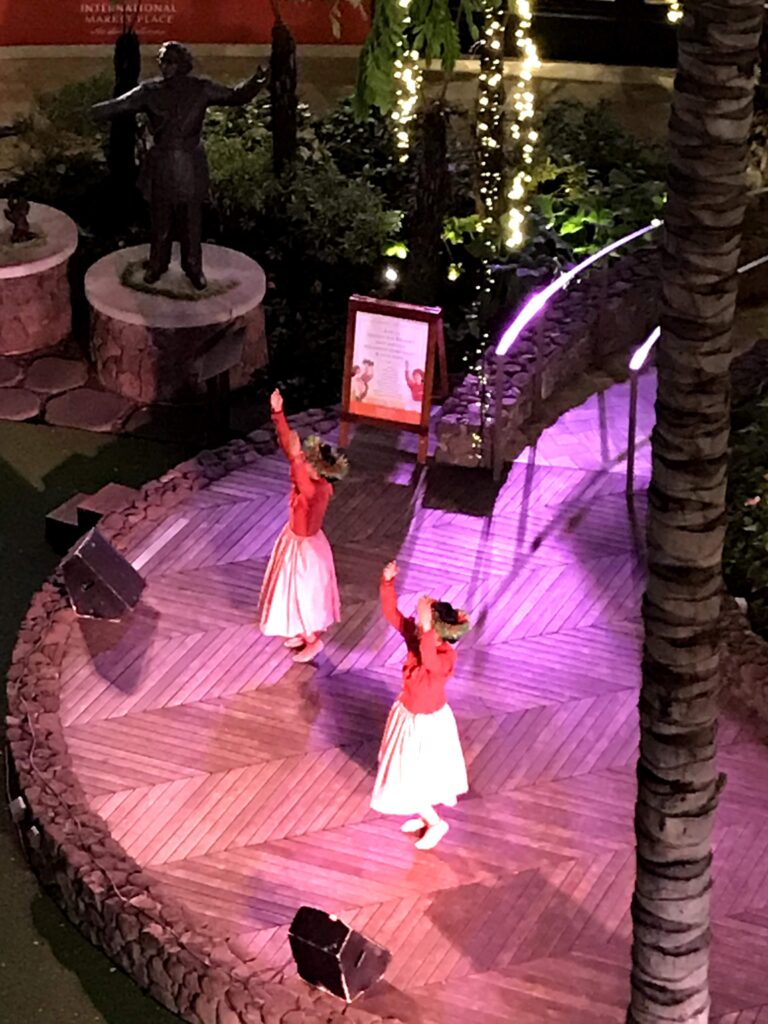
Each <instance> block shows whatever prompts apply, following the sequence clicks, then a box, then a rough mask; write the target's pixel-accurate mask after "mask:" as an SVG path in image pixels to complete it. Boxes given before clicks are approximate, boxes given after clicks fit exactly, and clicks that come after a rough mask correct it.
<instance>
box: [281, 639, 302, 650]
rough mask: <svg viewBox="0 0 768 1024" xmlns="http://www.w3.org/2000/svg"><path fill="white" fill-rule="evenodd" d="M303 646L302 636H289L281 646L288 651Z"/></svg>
mask: <svg viewBox="0 0 768 1024" xmlns="http://www.w3.org/2000/svg"><path fill="white" fill-rule="evenodd" d="M303 646H304V637H303V636H289V637H288V639H287V640H286V641H285V643H284V644H283V647H287V648H288V650H289V651H298V650H300V649H301V648H302V647H303Z"/></svg>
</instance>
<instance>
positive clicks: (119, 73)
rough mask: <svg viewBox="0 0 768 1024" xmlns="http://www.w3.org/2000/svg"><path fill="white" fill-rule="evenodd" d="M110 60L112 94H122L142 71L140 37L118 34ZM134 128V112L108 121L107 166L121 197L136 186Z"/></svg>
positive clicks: (131, 32)
mask: <svg viewBox="0 0 768 1024" xmlns="http://www.w3.org/2000/svg"><path fill="white" fill-rule="evenodd" d="M113 64H114V69H115V86H114V89H113V91H112V95H113V96H122V95H123V93H125V92H128V91H129V90H130V89H133V88H135V87H136V86H137V85H138V84H139V76H140V74H141V49H140V46H139V37H138V36H137V35H136V33H135V32H134V31H133V30H128V31H126V32H123V33H122V34H121V35H119V36H118V38H117V41H116V42H115V49H114V53H113ZM136 132H137V127H136V115H135V114H121V115H120V116H119V117H114V118H112V121H111V122H110V128H109V144H108V147H107V166H108V167H109V174H110V178H111V181H112V185H113V187H114V190H115V192H116V193H118V194H119V195H121V197H122V198H123V199H125V197H126V194H132V193H133V192H134V191H135V189H136V178H137V166H136Z"/></svg>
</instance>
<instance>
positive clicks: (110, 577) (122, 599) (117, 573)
mask: <svg viewBox="0 0 768 1024" xmlns="http://www.w3.org/2000/svg"><path fill="white" fill-rule="evenodd" d="M61 569H62V573H63V575H64V584H65V586H66V588H67V593H68V594H69V599H70V601H71V602H72V607H73V608H74V609H75V611H76V612H77V614H78V615H82V616H84V617H86V618H91V619H111V620H112V621H117V620H119V619H120V618H122V616H123V615H125V613H126V612H128V611H130V610H131V609H132V608H134V607H135V605H136V603H137V602H138V600H139V598H140V597H141V592H142V590H143V589H144V585H145V584H144V580H143V579H142V578H141V576H140V575H139V574H138V573H137V572H136V570H135V569H134V568H133V566H132V565H131V563H130V562H129V561H127V559H125V558H123V556H122V555H121V554H120V553H119V552H118V551H115V549H114V548H113V547H112V545H111V544H110V543H109V541H108V540H106V538H105V537H104V536H103V535H102V534H100V533H99V531H98V530H97V529H93V530H91V531H90V532H89V533H86V535H85V536H84V537H82V538H81V539H80V540H79V541H78V542H77V544H76V545H75V547H73V548H72V550H71V551H70V552H69V554H68V555H67V557H66V558H65V559H64V561H63V562H62V563H61Z"/></svg>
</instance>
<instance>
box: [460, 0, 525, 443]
mask: <svg viewBox="0 0 768 1024" xmlns="http://www.w3.org/2000/svg"><path fill="white" fill-rule="evenodd" d="M509 9H510V5H509V4H508V3H507V2H505V0H487V2H486V4H485V9H484V27H483V34H482V37H481V43H480V47H479V51H480V75H479V89H478V114H477V135H478V142H479V154H480V172H479V177H480V198H481V201H482V206H483V214H482V219H481V221H480V223H479V224H478V230H479V231H480V232H481V234H483V235H484V237H485V239H486V258H485V259H484V260H483V269H482V273H481V275H480V279H479V281H478V285H477V289H478V292H477V296H476V306H477V310H478V314H479V318H480V321H481V323H482V322H483V321H484V319H485V318H484V317H483V316H482V312H483V303H484V300H486V299H487V296H489V295H490V293H491V290H492V287H493V258H494V256H496V255H497V253H498V250H499V248H503V249H506V250H507V251H512V250H515V249H519V248H520V246H521V245H522V244H523V242H524V240H525V236H524V226H525V219H526V214H527V213H528V212H529V211H530V206H529V205H528V204H527V202H526V195H527V191H528V186H529V185H530V183H531V180H532V178H531V165H532V164H533V158H534V152H535V143H536V140H537V138H538V135H537V132H536V130H535V129H534V127H533V116H534V113H535V99H534V94H533V91H532V79H533V75H534V72H535V71H536V69H537V68H538V67H540V63H541V62H540V60H539V55H538V51H537V49H536V45H535V43H534V42H533V39H532V38H531V35H530V29H531V22H532V18H533V11H532V8H531V4H530V0H514V6H513V11H514V14H515V16H516V18H517V27H516V30H515V40H516V43H517V48H518V52H519V55H520V70H519V72H518V77H517V81H516V83H515V87H514V92H513V94H512V114H511V116H510V115H508V114H506V113H505V110H506V90H505V87H504V38H505V32H506V25H507V18H508V12H509ZM507 121H508V122H509V135H510V137H511V140H512V142H513V143H514V144H515V148H516V149H517V151H518V157H519V164H518V169H517V171H516V172H515V174H514V175H513V177H512V179H511V180H507V173H506V160H505V153H504V144H505V141H506V140H505V133H506V123H507ZM497 227H498V230H497ZM490 340H491V337H490V332H489V330H488V327H487V326H486V325H485V324H484V323H483V326H482V327H481V329H480V332H479V335H478V343H477V349H476V351H475V353H474V355H473V356H470V355H469V354H468V355H467V356H466V362H467V363H468V364H469V363H470V362H471V363H472V365H473V367H474V372H475V376H476V377H477V390H478V404H479V428H478V429H477V430H475V431H473V435H472V443H473V448H474V450H475V452H476V457H478V458H480V457H481V455H482V445H483V427H484V424H485V422H486V420H487V416H488V409H489V389H488V376H487V369H486V352H487V351H488V347H489V345H490Z"/></svg>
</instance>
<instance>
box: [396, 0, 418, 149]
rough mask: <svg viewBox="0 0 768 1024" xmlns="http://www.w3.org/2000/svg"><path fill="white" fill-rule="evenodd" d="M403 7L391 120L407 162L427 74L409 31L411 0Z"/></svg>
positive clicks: (405, 0)
mask: <svg viewBox="0 0 768 1024" xmlns="http://www.w3.org/2000/svg"><path fill="white" fill-rule="evenodd" d="M398 4H399V6H400V7H401V8H402V10H403V12H404V13H403V20H402V25H403V32H402V36H401V38H400V45H399V49H400V53H399V55H398V57H397V58H396V60H395V69H394V79H395V103H394V106H393V109H392V114H391V117H392V120H393V121H394V124H395V145H396V147H397V150H398V153H399V159H400V163H405V162H406V160H407V159H408V153H409V150H410V147H411V130H410V126H411V122H412V121H413V120H414V118H415V117H416V106H417V104H418V102H419V94H420V93H421V83H422V79H423V77H424V73H423V71H422V68H421V63H420V60H419V53H418V51H417V50H412V49H410V45H409V42H408V30H409V28H410V26H411V15H410V13H409V11H410V6H411V0H398Z"/></svg>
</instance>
